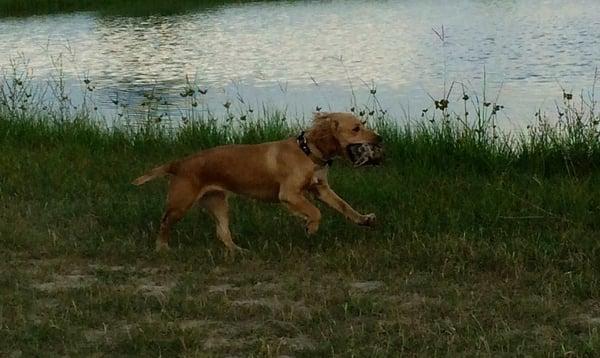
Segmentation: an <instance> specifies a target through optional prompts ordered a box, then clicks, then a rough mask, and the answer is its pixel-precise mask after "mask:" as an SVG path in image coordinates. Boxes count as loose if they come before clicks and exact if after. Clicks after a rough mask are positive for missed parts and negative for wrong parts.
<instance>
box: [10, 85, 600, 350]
mask: <svg viewBox="0 0 600 358" xmlns="http://www.w3.org/2000/svg"><path fill="white" fill-rule="evenodd" d="M2 88H3V92H2V93H1V94H0V99H2V101H0V151H1V153H2V155H1V156H0V245H1V246H2V250H0V336H1V337H3V338H2V339H1V340H0V355H8V356H10V355H14V354H16V355H19V354H22V355H24V356H29V355H36V354H39V352H45V353H47V354H51V355H93V354H98V353H100V354H107V355H120V356H122V355H136V356H145V355H156V354H159V353H160V354H161V355H164V356H174V355H181V356H197V355H209V356H210V355H215V356H222V355H229V354H231V355H242V356H278V355H282V354H287V355H295V356H307V357H308V356H311V357H312V356H330V355H343V356H350V355H355V356H393V355H397V354H399V353H404V354H421V355H479V354H484V355H494V356H496V355H520V354H531V353H534V352H535V353H536V354H540V355H574V356H594V355H596V354H598V352H599V350H600V331H599V328H600V326H599V324H598V322H600V307H599V306H598V303H597V302H598V301H597V298H598V297H599V295H600V280H599V277H600V275H599V274H600V272H599V267H600V261H599V260H600V241H599V240H598V237H600V236H599V234H600V220H598V218H599V214H600V179H599V178H600V176H599V175H598V174H599V172H600V167H599V164H600V162H599V160H600V159H599V158H600V146H599V145H598V123H599V120H600V118H599V116H598V113H597V112H596V106H595V100H594V99H593V95H590V96H581V97H580V98H573V96H572V95H571V94H570V93H566V92H565V93H563V103H562V104H561V106H560V107H559V108H557V112H558V115H557V116H558V118H557V119H556V120H555V121H553V123H554V124H550V121H549V120H547V119H546V117H545V116H544V115H543V114H541V113H540V114H539V115H538V122H537V123H535V124H532V125H531V126H530V127H529V128H528V129H527V130H525V131H523V132H522V133H503V132H501V131H500V130H498V129H497V122H496V121H497V119H496V115H497V112H498V111H501V110H502V108H501V106H500V105H499V104H498V103H493V102H491V101H490V102H488V100H487V99H485V98H482V99H481V100H480V99H479V98H477V96H476V95H473V94H467V93H464V94H462V96H463V97H461V99H460V100H459V101H462V102H459V103H462V104H464V111H463V113H462V114H461V113H454V112H450V110H449V109H448V102H445V101H448V97H445V98H443V99H440V100H435V101H433V100H432V102H433V103H432V108H431V109H429V110H428V111H423V113H422V117H420V118H418V119H417V120H415V121H412V122H410V125H409V124H406V125H401V124H397V122H394V121H393V120H392V119H391V118H388V117H387V116H386V113H385V111H384V110H382V109H381V108H380V107H377V106H376V105H373V107H358V106H357V107H355V108H354V111H355V113H356V114H357V115H361V114H362V116H363V117H364V118H365V119H366V120H367V121H368V122H369V125H371V126H374V127H376V128H377V129H378V130H379V131H380V132H381V134H382V135H383V137H384V143H385V150H386V158H385V160H384V163H383V164H382V165H381V166H379V167H374V168H361V169H358V170H356V169H352V168H351V167H350V166H349V165H347V164H344V162H343V161H337V162H335V163H334V165H333V168H332V170H331V174H330V175H331V179H330V182H331V183H332V186H333V187H334V188H335V190H336V191H337V192H339V193H340V194H341V195H342V196H343V197H344V198H346V199H347V200H348V201H349V202H351V203H352V204H353V206H354V207H356V208H357V209H358V210H360V211H361V212H374V213H376V214H377V216H378V220H379V221H378V225H377V226H376V227H375V228H373V229H363V228H358V227H355V226H353V225H351V224H349V223H348V222H347V221H346V220H345V219H344V218H342V217H340V216H339V215H337V214H336V213H334V212H333V211H331V210H328V209H327V208H322V211H323V215H324V216H323V222H322V226H321V229H320V231H319V233H318V234H317V235H315V236H313V237H306V236H305V234H304V231H303V228H302V225H301V223H300V222H299V221H298V220H296V219H295V218H293V217H291V216H290V215H289V214H288V213H287V212H286V211H285V210H284V209H282V208H281V207H279V206H273V205H268V204H264V203H257V202H253V201H249V200H244V199H242V198H234V199H233V200H231V202H232V211H233V214H232V217H233V218H234V222H233V223H232V231H233V233H234V237H235V240H236V243H238V244H239V245H240V246H242V247H244V248H247V249H249V250H250V254H249V255H247V256H244V257H238V258H236V259H235V260H233V261H231V260H228V259H227V258H225V257H224V255H223V252H224V250H223V248H222V247H221V245H220V243H219V242H218V240H217V239H216V238H215V237H214V233H213V232H214V230H213V226H212V225H213V224H212V221H211V220H210V218H208V217H207V215H206V214H205V213H202V212H201V210H199V209H196V211H195V212H193V213H190V215H187V217H186V218H185V219H184V220H183V221H182V222H181V223H180V224H178V225H177V226H176V228H175V230H174V232H173V239H172V247H173V249H172V251H171V252H170V253H168V254H166V255H157V254H156V253H155V252H154V250H153V243H154V238H155V235H156V233H157V229H158V226H157V223H158V221H159V219H160V215H161V212H162V205H163V203H164V195H165V192H166V187H165V182H164V181H160V180H157V181H156V182H154V183H150V184H149V185H146V186H144V187H143V188H137V187H134V186H133V185H131V184H130V182H131V180H132V179H133V178H135V177H136V176H138V175H139V174H141V173H143V172H144V171H146V170H147V169H149V168H151V167H153V166H155V165H157V164H159V163H162V162H165V161H168V160H172V159H176V158H179V157H181V156H184V155H187V154H190V153H193V152H196V151H198V150H201V149H204V148H208V147H212V146H216V145H219V144H224V143H233V142H235V143H256V142H262V141H266V140H275V139H280V138H283V137H286V136H290V135H296V134H297V131H298V130H299V129H300V127H301V126H302V123H301V122H297V123H295V122H293V121H292V120H290V119H288V118H286V117H285V113H283V112H277V111H272V112H269V111H267V110H264V111H263V112H261V113H233V112H231V113H229V112H228V114H227V115H226V116H225V117H224V118H209V117H202V116H192V115H190V117H189V118H188V119H187V120H186V121H184V122H182V123H181V127H177V128H171V127H170V126H168V125H167V126H166V127H165V123H164V121H157V120H156V117H154V115H153V114H151V113H150V112H149V116H148V117H147V118H146V120H145V121H144V122H143V123H142V124H137V125H135V126H133V125H131V126H130V125H127V124H126V122H123V124H121V125H119V124H118V123H119V120H118V119H116V120H115V123H116V124H117V125H114V126H107V125H106V124H105V123H103V122H101V121H98V120H94V119H93V118H92V117H91V116H89V115H87V114H86V113H89V107H90V106H93V104H88V105H87V106H83V107H82V106H78V108H74V106H73V105H72V104H71V103H70V102H69V101H68V100H66V99H65V100H64V101H63V102H61V101H60V100H59V101H57V102H55V104H54V105H53V106H51V107H47V108H40V107H39V103H41V102H35V101H34V100H35V98H36V96H35V93H32V91H30V90H29V88H30V87H28V86H27V82H26V81H23V80H21V79H19V78H18V77H17V78H16V79H14V78H13V79H11V80H9V81H5V84H4V86H3V87H2ZM11 88H12V89H11ZM60 88H61V87H60V84H57V85H56V86H55V87H54V90H55V92H54V93H56V94H58V97H56V98H62V97H60V93H61V92H60V91H61V89H60ZM192 89H193V90H194V93H191V92H189V93H186V92H183V94H182V96H183V95H185V96H188V94H189V98H190V101H193V99H194V96H198V95H199V94H198V92H197V89H196V88H192ZM373 96H374V97H373V100H372V101H370V102H369V103H372V104H376V103H377V102H376V101H375V99H376V97H375V96H376V93H373ZM148 100H152V98H148ZM190 103H193V102H190ZM48 106H49V105H48ZM86 108H87V110H86ZM191 109H193V107H191V108H190V110H191ZM467 112H470V113H471V114H466V113H467ZM244 115H246V116H248V117H247V118H244V119H242V116H244Z"/></svg>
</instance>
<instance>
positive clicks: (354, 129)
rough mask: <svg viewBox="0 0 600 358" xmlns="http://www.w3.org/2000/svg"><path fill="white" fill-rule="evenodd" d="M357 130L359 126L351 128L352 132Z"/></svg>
mask: <svg viewBox="0 0 600 358" xmlns="http://www.w3.org/2000/svg"><path fill="white" fill-rule="evenodd" d="M359 130H360V127H359V126H356V127H354V128H352V131H353V132H358V131H359Z"/></svg>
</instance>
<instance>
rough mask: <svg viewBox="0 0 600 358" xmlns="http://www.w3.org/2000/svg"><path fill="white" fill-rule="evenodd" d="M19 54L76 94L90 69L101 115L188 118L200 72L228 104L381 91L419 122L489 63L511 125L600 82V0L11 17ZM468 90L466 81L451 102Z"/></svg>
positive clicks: (11, 36) (303, 111) (306, 105)
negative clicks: (151, 100)
mask: <svg viewBox="0 0 600 358" xmlns="http://www.w3.org/2000/svg"><path fill="white" fill-rule="evenodd" d="M442 25H443V32H444V38H445V41H443V42H442V41H441V39H440V37H441V35H442ZM434 29H435V30H436V31H437V33H438V34H436V33H435V31H434ZM61 54H62V57H59V55H61ZM11 59H12V60H13V61H16V62H19V61H21V60H22V59H26V60H27V68H28V71H29V74H30V75H31V76H32V77H33V80H34V81H35V82H36V83H40V84H41V83H45V81H47V80H49V79H55V78H56V76H57V69H58V68H59V67H62V70H63V74H62V77H63V78H64V79H65V85H66V88H67V91H70V96H71V97H72V100H73V101H75V102H76V101H78V100H79V101H81V98H82V95H81V93H83V92H86V90H85V88H86V85H85V84H84V83H83V80H84V79H86V78H87V79H89V80H90V81H91V85H92V86H93V93H92V94H93V102H94V105H95V106H96V107H98V110H99V111H100V112H101V113H109V114H110V113H111V111H113V112H114V111H116V112H119V111H121V112H122V111H124V109H122V108H121V109H118V108H116V107H117V106H116V105H115V104H114V102H116V101H115V99H116V98H117V96H118V97H119V101H120V103H121V104H123V103H126V104H127V109H126V111H127V112H128V113H137V112H144V111H147V107H148V103H147V102H148V101H147V100H148V93H150V92H152V91H154V93H155V94H158V95H160V96H162V97H161V99H160V101H162V104H159V107H161V108H158V109H157V112H161V111H164V112H165V113H166V112H169V113H170V114H174V116H177V113H182V112H181V111H180V109H182V108H190V105H191V103H192V100H191V99H190V97H182V96H181V95H180V93H181V92H182V91H184V88H185V87H186V76H187V77H188V79H189V81H190V83H192V84H193V85H194V88H195V89H198V88H200V89H202V90H207V93H206V94H205V95H198V96H197V97H198V102H200V103H199V105H198V109H206V108H207V107H208V108H209V109H210V110H212V111H213V112H216V113H221V112H224V111H226V109H225V107H224V106H223V104H224V103H228V102H229V103H231V106H230V108H229V110H230V111H232V112H235V113H243V112H244V111H246V110H247V109H248V108H252V109H253V110H254V109H257V108H259V109H260V108H262V107H263V106H266V107H268V108H277V109H285V110H286V111H287V113H288V115H289V116H293V117H301V116H303V115H308V114H310V113H311V112H312V111H314V110H315V108H316V107H317V106H319V107H322V108H323V109H324V110H326V109H332V110H348V109H349V108H350V107H352V105H353V104H354V102H356V103H357V104H358V105H359V107H360V106H361V105H369V106H371V107H372V106H373V102H372V101H373V98H372V97H371V95H370V90H371V89H373V88H376V90H377V92H376V96H377V100H378V101H379V103H380V104H381V106H382V108H384V109H387V110H389V112H390V113H391V114H392V115H393V117H394V118H397V119H398V120H405V119H406V114H407V113H408V114H410V115H411V117H413V116H414V117H418V116H419V115H420V113H421V110H422V109H424V108H428V107H429V108H431V107H432V105H433V104H432V101H431V99H430V97H429V95H431V96H432V97H434V98H436V99H439V98H441V97H442V96H443V95H444V87H445V88H446V90H448V89H449V88H450V84H451V83H452V81H457V82H459V83H461V84H464V86H465V88H467V89H468V90H469V91H475V92H476V93H478V94H479V95H480V96H482V95H483V87H484V86H483V74H484V69H485V74H486V86H485V87H486V95H487V96H488V99H490V100H491V101H492V102H494V101H495V99H496V96H497V95H498V92H499V91H500V93H499V99H498V102H499V103H501V104H503V105H504V106H505V109H504V111H503V113H502V116H501V121H502V124H501V125H502V126H507V127H515V126H521V125H522V124H523V123H526V122H529V121H532V120H533V118H534V117H533V114H534V112H535V111H536V110H537V109H538V108H540V107H541V108H542V109H545V110H548V112H552V111H554V102H555V101H562V89H561V86H562V87H563V88H564V89H565V90H567V91H574V92H575V93H576V94H577V93H579V91H581V90H590V89H591V88H592V84H593V80H594V70H595V68H596V66H598V65H599V64H600V1H597V0H581V1H577V2H568V1H564V0H563V1H559V0H523V1H491V0H490V1H484V0H462V1H461V0H457V1H442V0H429V1H335V0H334V1H327V2H315V1H290V2H258V3H248V4H230V5H221V6H216V7H211V8H209V9H198V10H190V11H189V12H187V13H183V14H177V15H152V16H141V17H139V16H138V17H131V16H114V15H103V14H100V13H96V12H76V13H69V14H53V15H42V16H29V17H18V18H12V17H3V18H0V66H1V67H2V68H3V71H5V72H7V71H9V70H10V68H11V64H10V62H11ZM58 62H62V65H60V64H59V63H58ZM444 83H446V84H445V85H444ZM88 92H89V91H88ZM89 93H91V92H89ZM144 94H146V96H144ZM46 96H49V95H48V94H46ZM460 97H462V86H461V85H459V84H456V85H455V86H454V88H453V90H452V93H451V95H450V101H451V105H453V104H454V103H456V104H455V105H456V106H458V105H459V104H460V100H459V98H460ZM142 104H144V105H142ZM457 108H459V107H457Z"/></svg>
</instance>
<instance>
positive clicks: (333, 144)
mask: <svg viewBox="0 0 600 358" xmlns="http://www.w3.org/2000/svg"><path fill="white" fill-rule="evenodd" d="M309 133H310V140H311V141H312V142H313V143H314V144H315V145H316V146H317V148H318V149H319V150H320V151H321V152H323V154H325V155H327V156H333V155H339V156H342V157H345V158H347V159H349V160H350V161H351V162H352V163H353V164H354V165H355V166H361V165H364V164H378V163H379V162H380V161H381V159H382V157H383V150H382V147H381V137H380V136H379V135H378V134H377V133H375V132H374V131H373V130H371V129H369V128H367V127H366V126H365V123H364V122H362V121H361V120H360V119H358V118H357V117H356V116H354V115H353V114H351V113H316V114H315V118H314V125H313V127H312V128H311V130H310V132H309Z"/></svg>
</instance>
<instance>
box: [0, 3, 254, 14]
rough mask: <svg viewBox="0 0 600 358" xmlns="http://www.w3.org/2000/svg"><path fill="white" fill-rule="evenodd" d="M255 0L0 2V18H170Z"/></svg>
mask: <svg viewBox="0 0 600 358" xmlns="http://www.w3.org/2000/svg"><path fill="white" fill-rule="evenodd" d="M256 1H258V0H208V1H207V0H202V1H200V0H179V1H174V2H170V3H168V2H165V1H158V0H145V1H141V0H133V1H131V0H130V1H119V0H0V17H2V16H30V15H45V14H66V13H71V12H77V11H95V12H98V13H100V14H102V15H117V16H143V15H155V14H163V15H171V14H178V13H185V12H187V11H192V10H198V9H207V8H211V7H216V6H220V5H224V4H242V3H249V2H256Z"/></svg>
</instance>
